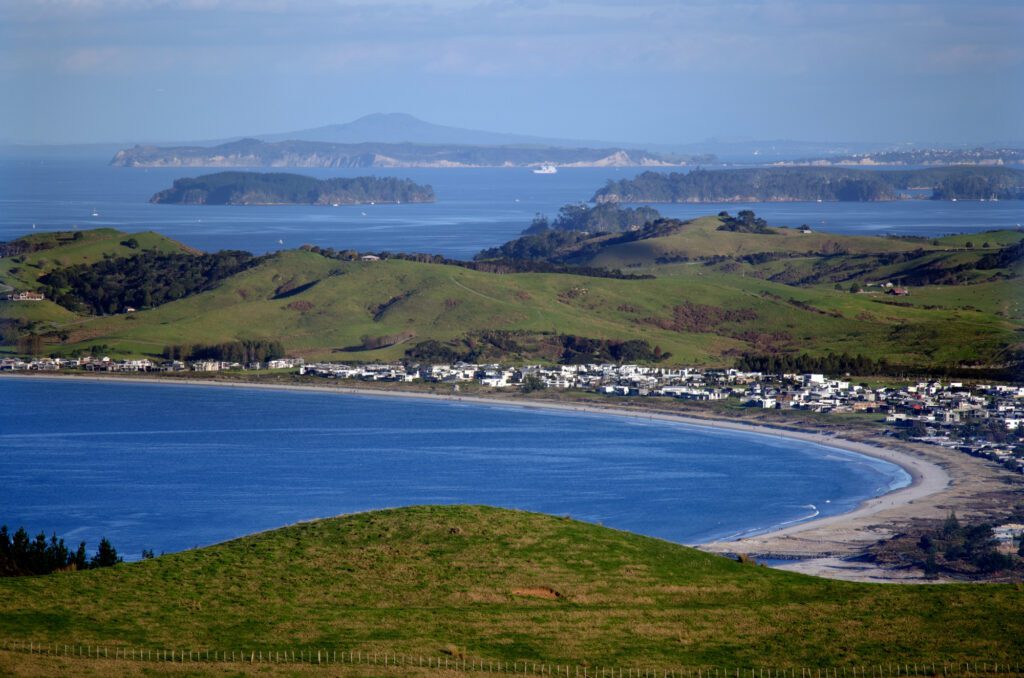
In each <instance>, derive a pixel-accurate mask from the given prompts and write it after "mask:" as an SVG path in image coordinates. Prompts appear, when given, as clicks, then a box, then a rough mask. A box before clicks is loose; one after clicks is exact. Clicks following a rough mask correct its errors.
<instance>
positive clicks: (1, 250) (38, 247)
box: [0, 231, 82, 257]
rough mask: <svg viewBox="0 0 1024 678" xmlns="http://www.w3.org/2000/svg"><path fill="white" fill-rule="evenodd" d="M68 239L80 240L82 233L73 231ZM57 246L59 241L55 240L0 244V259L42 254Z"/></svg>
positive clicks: (20, 240)
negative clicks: (36, 253) (34, 253)
mask: <svg viewBox="0 0 1024 678" xmlns="http://www.w3.org/2000/svg"><path fill="white" fill-rule="evenodd" d="M70 239H71V240H81V239H82V232H81V231H75V235H74V236H72V237H71V238H70ZM59 244H60V241H58V240H57V239H55V238H52V239H50V238H48V239H43V238H18V239H17V240H10V241H8V242H0V257H15V256H18V255H21V254H31V253H32V252H42V251H43V250H49V249H53V248H54V247H56V246H57V245H59Z"/></svg>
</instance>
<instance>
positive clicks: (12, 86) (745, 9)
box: [0, 0, 1024, 144]
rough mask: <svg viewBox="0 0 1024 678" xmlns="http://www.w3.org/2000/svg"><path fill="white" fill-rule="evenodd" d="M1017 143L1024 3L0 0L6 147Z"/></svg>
mask: <svg viewBox="0 0 1024 678" xmlns="http://www.w3.org/2000/svg"><path fill="white" fill-rule="evenodd" d="M374 112H403V113H410V114H412V115H415V116H417V117H420V118H423V119H425V120H428V121H430V122H435V123H439V124H445V125H454V126H459V127H469V128H474V129H486V130H492V131H500V132H513V133H520V134H532V135H540V136H548V137H562V138H584V139H604V140H614V141H638V142H643V141H647V142H658V143H672V144H676V143H688V142H695V141H701V140H705V139H709V138H719V139H799V140H815V141H871V142H956V143H983V142H992V141H1013V140H1021V139H1024V2H1022V1H1021V0H960V1H956V2H954V1H951V0H925V1H918V2H903V1H900V0H893V1H885V2H882V1H877V0H835V1H832V0H773V1H757V0H745V1H740V0H589V1H587V2H554V1H546V0H488V1H485V2H477V1H473V0H419V1H416V2H401V1H389V0H302V1H300V2H284V1H283V0H181V1H173V0H0V141H6V142H12V141H13V142H19V143H71V142H124V141H156V140H160V141H170V140H197V139H216V138H223V137H230V136H237V135H246V134H261V133H274V132H285V131H289V130H297V129H304V128H309V127H316V126H320V125H326V124H332V123H340V122H347V121H349V120H352V119H354V118H357V117H359V116H362V115H366V114H369V113H374Z"/></svg>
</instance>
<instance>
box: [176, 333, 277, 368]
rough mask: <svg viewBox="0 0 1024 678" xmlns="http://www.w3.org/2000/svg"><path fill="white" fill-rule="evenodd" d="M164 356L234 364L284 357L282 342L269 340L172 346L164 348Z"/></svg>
mask: <svg viewBox="0 0 1024 678" xmlns="http://www.w3.org/2000/svg"><path fill="white" fill-rule="evenodd" d="M162 355H163V357H164V358H165V359H167V360H223V361H226V362H232V363H241V364H243V365H244V364H246V363H253V362H261V363H262V362H266V361H267V360H275V359H277V358H283V357H284V346H283V345H282V344H281V342H280V341H274V340H269V339H241V340H238V341H227V342H224V343H221V344H196V345H194V346H193V345H188V344H184V345H182V344H172V345H170V346H164V350H163V352H162Z"/></svg>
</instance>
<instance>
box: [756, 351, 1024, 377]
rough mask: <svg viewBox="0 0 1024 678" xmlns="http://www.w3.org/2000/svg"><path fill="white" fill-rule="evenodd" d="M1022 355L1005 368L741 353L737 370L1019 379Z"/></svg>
mask: <svg viewBox="0 0 1024 678" xmlns="http://www.w3.org/2000/svg"><path fill="white" fill-rule="evenodd" d="M1022 365H1024V355H1022V354H1020V353H1017V352H1012V351H1011V352H1008V353H1007V355H1006V367H998V368H979V367H958V366H955V365H931V366H926V367H923V366H913V365H899V364H894V363H890V362H889V361H888V360H886V359H885V358H879V359H878V360H874V359H872V358H870V357H867V356H864V355H862V354H860V353H858V354H857V355H855V356H851V355H850V354H849V353H842V354H837V353H828V354H826V355H823V356H812V355H808V354H807V353H801V354H799V355H797V354H791V353H769V354H754V353H744V354H743V355H742V356H740V357H739V358H738V359H737V360H736V369H738V370H744V371H748V372H763V373H765V374H784V373H806V372H819V373H822V374H833V375H836V374H855V375H858V376H867V375H874V376H883V377H911V376H918V377H933V378H946V379H950V378H960V379H992V380H998V381H1018V380H1019V379H1020V374H1021V368H1022Z"/></svg>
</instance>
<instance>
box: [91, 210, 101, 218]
mask: <svg viewBox="0 0 1024 678" xmlns="http://www.w3.org/2000/svg"><path fill="white" fill-rule="evenodd" d="M92 215H93V216H94V217H98V216H99V215H100V213H99V212H97V211H96V210H93V211H92Z"/></svg>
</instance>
